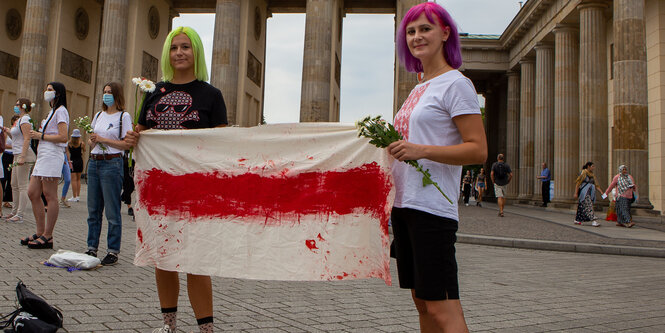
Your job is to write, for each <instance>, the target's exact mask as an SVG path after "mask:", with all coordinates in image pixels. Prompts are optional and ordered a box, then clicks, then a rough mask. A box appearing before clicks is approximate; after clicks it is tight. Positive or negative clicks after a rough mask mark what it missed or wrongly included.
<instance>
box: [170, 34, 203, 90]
mask: <svg viewBox="0 0 665 333" xmlns="http://www.w3.org/2000/svg"><path fill="white" fill-rule="evenodd" d="M179 34H185V35H187V37H189V40H190V41H191V42H192V51H193V52H194V75H195V76H196V79H197V80H200V81H208V68H207V67H206V60H205V54H203V43H201V38H200V37H199V34H198V33H196V30H194V29H192V28H190V27H177V28H175V29H173V30H172V31H171V32H170V33H169V35H168V36H166V40H165V41H164V48H163V49H162V80H164V81H166V82H170V81H171V80H173V66H171V43H172V42H173V37H175V36H177V35H179Z"/></svg>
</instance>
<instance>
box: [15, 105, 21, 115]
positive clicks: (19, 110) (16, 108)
mask: <svg viewBox="0 0 665 333" xmlns="http://www.w3.org/2000/svg"><path fill="white" fill-rule="evenodd" d="M14 113H16V114H20V113H21V108H19V107H18V106H16V105H14Z"/></svg>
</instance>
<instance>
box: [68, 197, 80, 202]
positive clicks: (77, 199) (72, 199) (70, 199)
mask: <svg viewBox="0 0 665 333" xmlns="http://www.w3.org/2000/svg"><path fill="white" fill-rule="evenodd" d="M67 201H68V202H78V201H79V198H77V197H71V198H69V199H67Z"/></svg>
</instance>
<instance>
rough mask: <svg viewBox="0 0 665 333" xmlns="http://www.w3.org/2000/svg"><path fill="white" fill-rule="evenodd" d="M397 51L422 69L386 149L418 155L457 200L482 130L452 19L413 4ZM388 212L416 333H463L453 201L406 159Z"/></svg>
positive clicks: (478, 151) (483, 149)
mask: <svg viewBox="0 0 665 333" xmlns="http://www.w3.org/2000/svg"><path fill="white" fill-rule="evenodd" d="M396 45H397V53H398V56H399V59H400V61H401V63H402V64H403V65H404V67H405V68H406V69H407V70H408V71H409V72H420V73H422V74H421V75H422V76H421V78H422V80H421V81H420V83H419V84H417V85H416V86H415V87H414V88H413V90H412V91H411V93H410V94H409V97H408V98H407V99H406V101H405V102H404V104H403V105H402V107H401V109H400V110H399V112H398V113H397V115H396V116H395V127H396V128H397V129H398V131H400V133H401V134H402V136H403V137H404V140H400V141H397V142H394V143H392V144H391V145H390V146H388V148H387V149H388V151H389V153H390V154H391V155H392V156H393V157H395V158H396V159H397V160H399V161H404V160H418V162H420V163H421V164H422V165H423V166H424V168H425V169H429V170H430V173H431V174H432V178H433V179H434V181H436V182H438V183H439V185H440V186H441V188H442V189H443V191H444V193H447V194H448V196H450V197H451V198H457V197H459V184H460V176H461V171H462V165H465V164H479V163H484V162H485V160H486V158H487V142H486V138H485V130H484V129H483V123H482V119H481V116H480V107H479V105H478V97H477V93H476V90H475V88H474V87H473V84H472V83H471V81H470V80H469V79H468V78H466V77H465V76H464V75H462V74H461V73H460V72H459V71H458V70H457V68H459V67H460V66H461V65H462V56H461V52H460V42H459V36H458V33H457V28H456V27H455V23H454V22H453V20H452V18H451V17H450V15H449V14H448V12H446V10H445V9H443V8H442V7H441V6H440V5H438V4H436V3H434V2H426V3H422V4H419V5H416V6H414V7H413V8H411V9H410V10H409V11H408V12H407V13H406V15H405V16H404V19H403V20H402V22H401V24H400V27H399V29H398V31H397V37H396ZM393 176H394V178H395V185H396V189H397V191H396V196H395V203H394V207H393V211H392V225H393V233H394V235H395V255H396V257H397V273H398V276H399V283H400V287H402V288H405V289H411V295H412V298H413V301H414V303H415V305H416V308H417V310H418V314H419V318H420V329H421V331H422V332H467V331H468V328H467V326H466V322H465V320H464V313H463V311H462V305H461V303H460V300H459V287H458V282H457V261H456V259H455V241H456V239H457V238H456V231H457V223H458V220H459V218H458V215H457V210H458V208H457V202H456V201H455V202H453V203H450V202H448V201H447V200H445V199H444V198H443V196H441V194H440V193H438V191H437V189H436V188H435V187H434V186H425V187H423V186H422V175H421V174H420V173H418V171H416V169H415V168H413V167H411V166H409V165H407V164H406V163H396V164H395V166H394V168H393Z"/></svg>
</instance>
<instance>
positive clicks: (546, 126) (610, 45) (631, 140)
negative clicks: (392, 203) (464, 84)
mask: <svg viewBox="0 0 665 333" xmlns="http://www.w3.org/2000/svg"><path fill="white" fill-rule="evenodd" d="M462 45H463V58H464V62H465V63H464V65H463V68H462V69H463V70H464V73H465V74H466V75H467V76H469V77H471V78H472V80H473V81H474V84H475V85H476V88H477V90H478V92H479V93H481V94H483V95H484V96H485V98H486V121H487V131H488V136H489V138H490V140H489V143H490V145H489V150H490V154H489V156H490V161H488V163H487V165H490V164H491V162H493V159H494V158H495V156H496V155H497V154H498V153H499V152H501V153H505V154H506V158H507V162H508V163H509V164H510V165H511V166H512V169H513V171H514V176H515V177H514V181H513V183H512V184H511V185H509V197H510V198H511V199H513V200H516V201H520V202H538V201H540V196H541V193H540V192H541V188H540V184H539V182H538V181H537V179H536V176H537V175H538V174H539V172H540V165H541V163H542V162H546V163H547V164H548V166H549V167H550V169H551V170H552V172H553V183H554V197H553V198H552V201H553V203H554V204H555V205H559V206H570V205H571V203H573V202H574V201H573V199H574V198H573V195H574V180H575V178H576V176H577V174H579V172H580V169H581V167H582V165H583V164H584V163H585V162H587V161H592V162H594V163H595V164H596V166H597V167H596V171H595V174H596V178H597V181H598V182H599V183H600V186H601V187H603V188H605V187H607V186H608V184H609V182H610V181H611V179H612V177H613V176H614V175H615V174H616V173H617V168H618V166H619V165H621V164H625V165H627V166H628V168H629V170H630V173H631V174H632V175H633V177H634V178H635V180H636V182H637V184H638V187H639V192H640V196H639V199H638V201H637V203H636V205H635V207H638V208H641V209H642V210H643V211H650V210H651V209H655V210H656V211H660V212H662V211H664V209H665V187H664V186H663V185H664V184H663V180H664V176H665V141H664V140H663V139H664V138H663V135H664V133H665V131H664V127H665V2H663V1H661V0H614V1H609V0H608V1H604V0H529V1H527V2H526V3H525V4H524V6H523V7H522V8H521V9H520V11H519V13H518V14H517V15H516V16H515V18H513V20H512V22H511V23H510V25H509V26H508V27H507V28H506V30H505V31H504V32H503V34H501V35H498V36H486V35H485V36H479V35H467V36H464V37H463V42H462ZM651 212H652V213H657V212H654V211H651Z"/></svg>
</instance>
